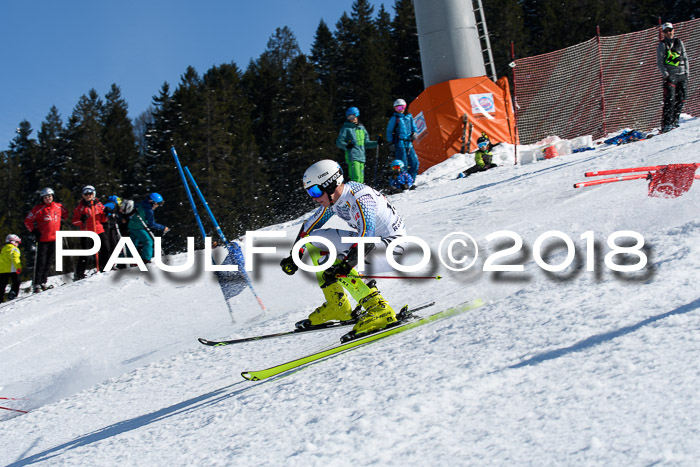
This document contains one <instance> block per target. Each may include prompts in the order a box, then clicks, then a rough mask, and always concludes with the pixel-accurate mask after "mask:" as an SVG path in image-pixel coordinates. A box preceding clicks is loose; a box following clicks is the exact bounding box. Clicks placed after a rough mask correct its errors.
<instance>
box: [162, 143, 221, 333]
mask: <svg viewBox="0 0 700 467" xmlns="http://www.w3.org/2000/svg"><path fill="white" fill-rule="evenodd" d="M170 152H171V153H172V154H173V157H174V158H175V164H176V165H177V171H178V173H179V174H180V178H181V179H182V184H183V185H185V191H186V192H187V199H189V200H190V206H192V212H194V218H195V219H196V220H197V225H198V226H199V231H200V232H202V241H204V239H205V238H206V236H207V234H206V232H205V230H204V225H202V219H200V217H199V213H198V212H197V205H196V204H194V198H192V192H191V191H190V186H189V185H188V184H187V179H186V178H185V174H184V172H183V171H182V165H181V164H180V159H179V158H178V157H177V151H175V147H174V146H173V147H171V148H170ZM212 262H214V258H213V257H212ZM224 302H226V307H227V308H228V313H229V315H230V316H231V320H232V321H233V322H235V319H234V317H233V310H232V309H231V305H230V304H229V303H228V300H227V299H226V296H225V294H224Z"/></svg>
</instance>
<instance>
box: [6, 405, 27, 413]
mask: <svg viewBox="0 0 700 467" xmlns="http://www.w3.org/2000/svg"><path fill="white" fill-rule="evenodd" d="M0 409H4V410H11V411H12V412H19V413H29V412H27V411H26V410H19V409H11V408H9V407H3V406H0Z"/></svg>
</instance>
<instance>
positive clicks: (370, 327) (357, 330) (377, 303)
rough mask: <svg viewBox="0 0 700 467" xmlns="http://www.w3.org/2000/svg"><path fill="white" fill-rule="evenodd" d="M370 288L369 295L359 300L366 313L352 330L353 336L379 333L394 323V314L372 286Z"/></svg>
mask: <svg viewBox="0 0 700 467" xmlns="http://www.w3.org/2000/svg"><path fill="white" fill-rule="evenodd" d="M368 285H369V284H368ZM372 286H373V287H372V288H371V289H370V290H371V293H370V294H369V295H367V296H366V297H365V298H363V299H362V300H360V304H361V305H362V307H363V308H364V309H365V310H367V311H366V313H365V314H364V315H362V316H360V319H359V320H358V321H357V324H355V326H354V327H353V328H352V331H351V333H352V334H353V335H355V336H359V335H362V334H367V333H371V332H376V331H381V330H382V329H384V328H386V327H387V326H389V325H390V324H392V323H395V322H396V312H395V311H394V309H393V308H391V306H389V303H387V301H386V300H384V297H382V296H381V294H380V293H379V290H377V288H376V287H374V284H372Z"/></svg>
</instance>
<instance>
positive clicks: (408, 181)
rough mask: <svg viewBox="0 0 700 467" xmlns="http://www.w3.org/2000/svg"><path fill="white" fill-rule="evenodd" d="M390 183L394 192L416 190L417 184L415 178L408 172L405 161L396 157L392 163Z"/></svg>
mask: <svg viewBox="0 0 700 467" xmlns="http://www.w3.org/2000/svg"><path fill="white" fill-rule="evenodd" d="M389 185H390V186H391V191H392V192H394V193H398V192H401V191H406V190H415V188H416V186H415V185H414V184H413V178H412V177H411V175H410V174H409V173H408V172H406V167H405V166H404V163H403V161H400V160H398V159H396V160H394V161H393V162H392V163H391V176H390V177H389Z"/></svg>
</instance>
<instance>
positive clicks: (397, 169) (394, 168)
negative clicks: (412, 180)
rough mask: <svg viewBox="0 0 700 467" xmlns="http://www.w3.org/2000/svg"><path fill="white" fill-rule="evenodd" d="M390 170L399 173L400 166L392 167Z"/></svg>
mask: <svg viewBox="0 0 700 467" xmlns="http://www.w3.org/2000/svg"><path fill="white" fill-rule="evenodd" d="M391 170H396V171H397V172H399V171H400V170H401V166H400V165H392V166H391Z"/></svg>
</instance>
